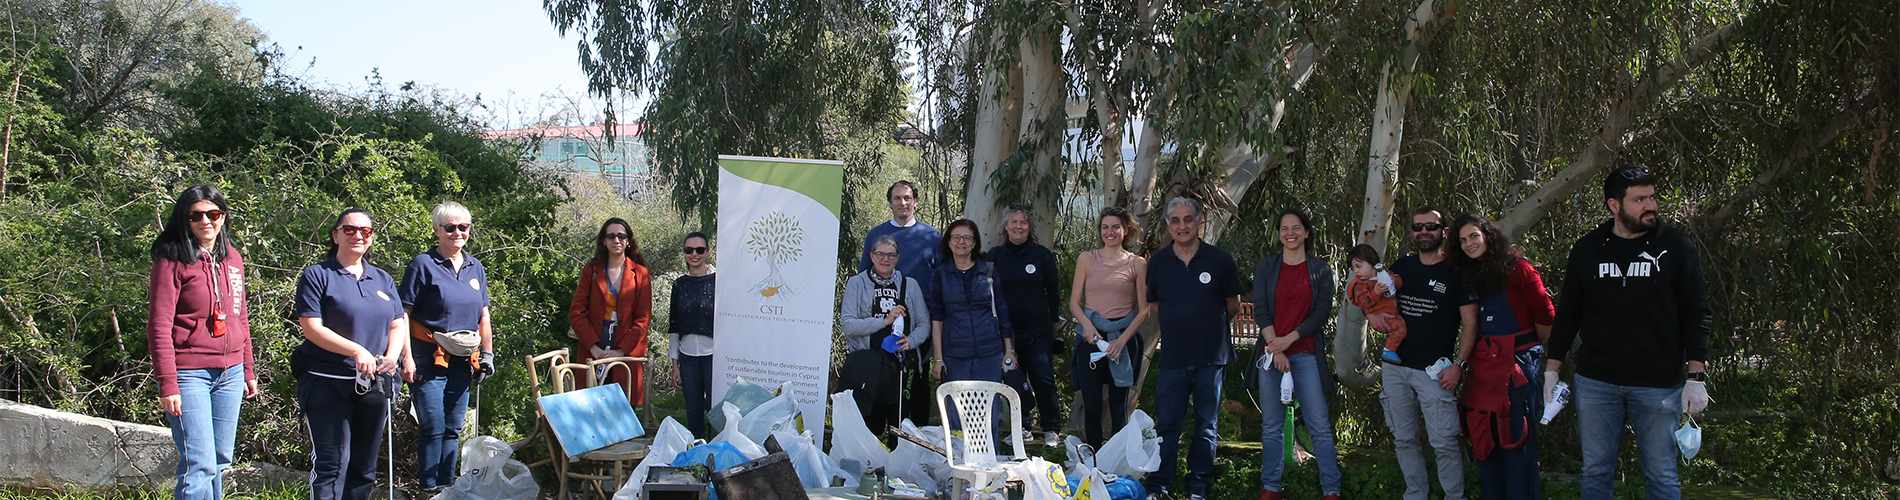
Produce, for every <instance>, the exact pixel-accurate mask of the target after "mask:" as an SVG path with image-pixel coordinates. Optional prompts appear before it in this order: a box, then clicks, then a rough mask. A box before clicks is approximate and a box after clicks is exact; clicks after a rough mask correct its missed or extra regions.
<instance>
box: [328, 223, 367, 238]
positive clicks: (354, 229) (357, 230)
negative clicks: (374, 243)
mask: <svg viewBox="0 0 1900 500" xmlns="http://www.w3.org/2000/svg"><path fill="white" fill-rule="evenodd" d="M336 230H337V231H342V232H343V234H355V235H360V236H362V237H364V238H368V237H371V236H375V235H376V228H373V227H369V226H351V225H347V224H346V225H342V226H337V228H336Z"/></svg>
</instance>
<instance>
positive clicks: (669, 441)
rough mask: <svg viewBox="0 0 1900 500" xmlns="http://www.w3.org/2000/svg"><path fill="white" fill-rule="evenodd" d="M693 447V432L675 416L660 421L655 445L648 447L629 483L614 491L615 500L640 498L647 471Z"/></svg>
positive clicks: (628, 480) (666, 462)
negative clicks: (675, 418) (674, 417)
mask: <svg viewBox="0 0 1900 500" xmlns="http://www.w3.org/2000/svg"><path fill="white" fill-rule="evenodd" d="M691 447H693V433H692V432H691V431H688V430H686V426H684V425H680V423H679V421H677V420H673V417H666V420H663V421H660V431H659V432H657V433H655V434H654V435H653V446H651V447H648V448H647V457H646V458H644V459H641V460H640V465H638V466H635V467H634V468H633V475H631V476H628V477H627V484H625V485H622V486H621V487H620V491H617V492H615V493H614V500H639V499H640V493H641V491H640V490H641V489H642V488H644V487H645V486H646V483H647V471H648V470H649V469H651V468H652V467H653V466H655V465H666V464H670V463H673V457H677V456H679V454H680V452H682V451H686V449H687V448H691Z"/></svg>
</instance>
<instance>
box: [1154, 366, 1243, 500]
mask: <svg viewBox="0 0 1900 500" xmlns="http://www.w3.org/2000/svg"><path fill="white" fill-rule="evenodd" d="M1226 368H1227V367H1226V366H1224V365H1201V366H1189V367H1182V368H1157V369H1156V370H1155V376H1156V377H1155V411H1156V416H1155V432H1157V433H1159V434H1161V469H1160V470H1156V471H1155V473H1154V474H1150V475H1148V480H1147V481H1145V482H1146V483H1147V486H1148V487H1147V490H1148V491H1149V492H1166V491H1168V490H1169V489H1170V488H1169V487H1170V486H1173V484H1174V462H1175V457H1179V456H1180V453H1179V450H1180V447H1181V431H1182V429H1181V424H1182V423H1183V422H1182V421H1183V420H1186V419H1187V412H1188V403H1189V402H1190V401H1191V402H1192V403H1193V404H1194V427H1193V429H1192V433H1191V434H1189V435H1188V438H1189V439H1191V440H1192V442H1191V443H1189V444H1188V454H1187V455H1188V457H1187V462H1188V473H1187V493H1188V494H1189V495H1196V494H1198V495H1206V494H1207V490H1208V486H1209V482H1210V481H1211V480H1212V479H1213V476H1214V445H1215V441H1216V440H1218V439H1220V435H1219V430H1218V428H1217V427H1216V425H1218V424H1219V421H1220V420H1219V417H1220V386H1221V381H1222V378H1221V376H1222V372H1224V371H1225V369H1226Z"/></svg>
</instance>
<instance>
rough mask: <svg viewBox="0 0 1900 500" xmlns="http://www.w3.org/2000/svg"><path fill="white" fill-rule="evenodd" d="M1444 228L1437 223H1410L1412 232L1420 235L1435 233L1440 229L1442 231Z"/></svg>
mask: <svg viewBox="0 0 1900 500" xmlns="http://www.w3.org/2000/svg"><path fill="white" fill-rule="evenodd" d="M1444 228H1445V225H1444V224H1439V223H1437V222H1414V223H1412V232H1414V233H1422V232H1425V231H1437V230H1440V229H1444Z"/></svg>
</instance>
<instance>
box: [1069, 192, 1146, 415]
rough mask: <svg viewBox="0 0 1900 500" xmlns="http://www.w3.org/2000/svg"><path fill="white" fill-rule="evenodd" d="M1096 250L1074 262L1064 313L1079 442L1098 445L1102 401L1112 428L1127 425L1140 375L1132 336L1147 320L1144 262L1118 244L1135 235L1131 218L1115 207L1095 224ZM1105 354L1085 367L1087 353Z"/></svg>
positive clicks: (1138, 349)
mask: <svg viewBox="0 0 1900 500" xmlns="http://www.w3.org/2000/svg"><path fill="white" fill-rule="evenodd" d="M1096 221H1097V223H1098V225H1099V229H1100V231H1101V232H1100V234H1101V243H1102V247H1101V248H1099V249H1095V250H1090V251H1087V252H1083V253H1082V255H1079V256H1077V257H1076V261H1075V282H1074V284H1073V285H1072V286H1070V287H1069V314H1071V315H1073V316H1074V317H1075V319H1076V333H1075V336H1076V342H1075V354H1074V356H1073V357H1072V358H1071V359H1070V362H1069V366H1070V370H1069V374H1070V377H1069V378H1070V382H1071V383H1073V384H1074V385H1075V387H1076V388H1077V389H1078V390H1080V391H1081V392H1082V411H1083V420H1084V422H1085V425H1084V429H1085V434H1084V439H1086V440H1087V441H1088V443H1089V444H1090V445H1092V446H1098V447H1099V446H1101V445H1102V442H1103V439H1105V438H1104V433H1103V429H1102V409H1103V408H1102V407H1103V399H1104V396H1106V399H1107V405H1108V410H1109V412H1110V413H1109V416H1110V419H1111V420H1112V421H1113V422H1112V428H1113V429H1120V428H1121V427H1122V426H1123V425H1126V424H1127V420H1128V388H1129V386H1131V385H1133V373H1134V372H1136V371H1139V370H1140V366H1139V365H1140V361H1141V351H1142V343H1141V336H1140V335H1138V334H1135V332H1136V331H1137V330H1138V329H1139V328H1141V323H1142V322H1143V321H1144V320H1146V319H1147V315H1148V313H1147V311H1148V294H1147V288H1148V287H1147V269H1148V266H1147V259H1143V258H1142V257H1141V256H1140V255H1135V253H1134V252H1129V251H1128V249H1126V248H1124V247H1123V243H1124V242H1125V241H1126V238H1127V236H1128V235H1130V234H1134V233H1135V222H1134V218H1132V217H1129V215H1128V211H1127V210H1123V209H1121V208H1117V207H1109V208H1106V209H1103V210H1102V215H1101V217H1099V218H1097V219H1096ZM1097 352H1102V353H1106V354H1105V355H1103V356H1101V357H1100V358H1099V360H1095V361H1094V362H1093V363H1091V359H1090V358H1091V357H1092V356H1090V355H1091V354H1094V353H1097Z"/></svg>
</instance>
